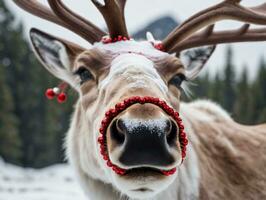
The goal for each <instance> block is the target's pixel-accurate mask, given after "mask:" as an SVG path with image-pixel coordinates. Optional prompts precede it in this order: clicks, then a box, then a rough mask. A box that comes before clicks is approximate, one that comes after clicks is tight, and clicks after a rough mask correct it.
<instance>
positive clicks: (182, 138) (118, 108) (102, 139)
mask: <svg viewBox="0 0 266 200" xmlns="http://www.w3.org/2000/svg"><path fill="white" fill-rule="evenodd" d="M137 103H140V104H145V103H152V104H154V105H157V106H159V107H160V108H161V109H163V110H164V111H165V112H166V113H167V114H168V115H170V116H171V117H173V119H174V120H175V121H176V123H177V125H178V127H179V142H180V145H181V151H182V152H181V155H182V162H183V160H184V159H185V157H186V149H187V148H186V146H187V145H188V139H187V136H186V133H185V132H184V125H183V123H182V119H181V118H180V116H179V113H178V112H176V111H175V110H174V109H173V108H171V107H170V106H168V105H167V103H166V102H165V101H163V100H160V99H159V98H155V97H139V96H134V97H131V98H128V99H125V100H124V101H123V102H120V103H117V104H116V105H115V108H111V109H110V110H108V111H107V112H106V113H105V117H104V119H103V120H102V122H101V127H100V129H99V132H100V136H99V137H98V143H99V144H100V153H101V155H102V157H103V159H104V160H105V161H106V164H107V166H108V167H110V168H112V170H113V171H114V172H116V173H117V174H118V175H125V174H126V170H125V169H122V168H120V167H118V166H116V165H114V164H113V163H112V162H111V160H110V158H109V156H108V151H107V145H106V131H107V128H108V126H109V124H110V123H111V122H112V120H113V119H114V118H115V117H116V116H117V115H118V114H119V113H121V112H122V111H124V110H125V109H126V108H128V107H130V106H132V105H133V104H137ZM161 172H162V174H164V175H165V176H170V175H173V174H175V172H176V168H173V169H171V170H161Z"/></svg>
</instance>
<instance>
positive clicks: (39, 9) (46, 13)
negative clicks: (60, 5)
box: [13, 0, 69, 28]
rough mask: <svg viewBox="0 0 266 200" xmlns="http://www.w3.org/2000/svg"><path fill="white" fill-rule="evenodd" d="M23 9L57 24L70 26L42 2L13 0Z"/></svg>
mask: <svg viewBox="0 0 266 200" xmlns="http://www.w3.org/2000/svg"><path fill="white" fill-rule="evenodd" d="M13 1H14V3H15V4H17V5H18V6H19V7H20V8H22V9H23V10H25V11H27V12H29V13H31V14H33V15H35V16H37V17H40V18H42V19H45V20H47V21H51V22H53V23H55V24H58V25H61V26H63V27H67V28H69V27H68V25H67V24H66V23H65V22H64V21H62V20H61V19H59V18H58V17H57V16H56V15H55V14H54V13H53V12H51V11H50V10H49V9H48V8H47V7H46V6H43V5H42V4H41V3H39V2H37V1H34V0H13Z"/></svg>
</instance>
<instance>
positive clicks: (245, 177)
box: [188, 120, 266, 200]
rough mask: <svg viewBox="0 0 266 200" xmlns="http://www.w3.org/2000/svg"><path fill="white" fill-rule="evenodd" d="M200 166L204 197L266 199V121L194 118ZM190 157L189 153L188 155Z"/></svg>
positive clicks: (213, 199)
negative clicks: (245, 123)
mask: <svg viewBox="0 0 266 200" xmlns="http://www.w3.org/2000/svg"><path fill="white" fill-rule="evenodd" d="M191 124H192V128H193V132H194V133H195V135H196V138H197V140H198V141H197V142H195V143H193V141H192V143H193V146H194V148H195V149H196V152H197V156H198V159H199V165H200V173H201V178H200V199H202V200H208V199H211V200H221V199H230V200H231V199H234V200H243V199H247V200H259V199H266V190H265V188H266V167H265V164H266V155H265V153H266V124H264V125H260V126H253V127H252V126H243V125H240V124H237V123H236V122H234V121H231V120H224V121H218V120H215V121H213V122H207V121H199V120H198V121H197V120H191ZM188 156H189V155H188Z"/></svg>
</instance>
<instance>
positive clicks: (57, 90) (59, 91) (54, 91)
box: [45, 82, 68, 103]
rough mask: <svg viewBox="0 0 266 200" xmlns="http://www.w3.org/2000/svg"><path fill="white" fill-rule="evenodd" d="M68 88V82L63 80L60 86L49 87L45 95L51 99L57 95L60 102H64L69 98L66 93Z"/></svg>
mask: <svg viewBox="0 0 266 200" xmlns="http://www.w3.org/2000/svg"><path fill="white" fill-rule="evenodd" d="M67 88H68V84H67V83H66V82H62V83H61V84H60V85H59V86H58V87H54V88H49V89H47V90H46V92H45V95H46V97H47V99H49V100H53V99H54V98H55V97H57V102H58V103H64V102H65V101H66V100H67V96H66V93H65V91H66V89H67Z"/></svg>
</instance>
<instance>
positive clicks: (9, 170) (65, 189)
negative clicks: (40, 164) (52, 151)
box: [0, 158, 85, 200]
mask: <svg viewBox="0 0 266 200" xmlns="http://www.w3.org/2000/svg"><path fill="white" fill-rule="evenodd" d="M0 200H85V198H84V195H83V194H82V191H81V188H80V187H79V185H78V183H77V182H76V180H75V178H74V174H73V170H72V169H71V168H70V167H69V166H68V165H54V166H51V167H47V168H44V169H41V170H34V169H23V168H20V167H17V166H13V165H10V164H6V163H4V162H3V161H2V160H1V158H0Z"/></svg>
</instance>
